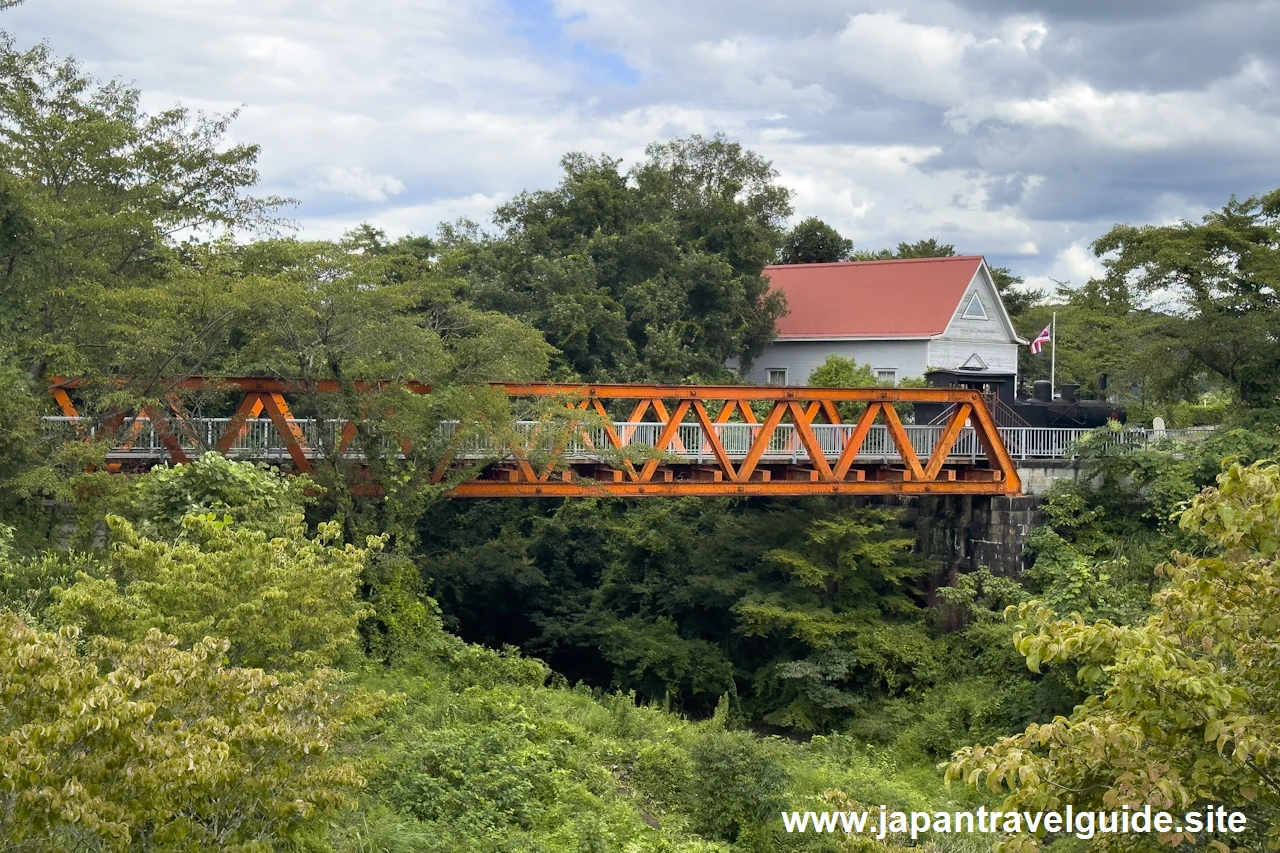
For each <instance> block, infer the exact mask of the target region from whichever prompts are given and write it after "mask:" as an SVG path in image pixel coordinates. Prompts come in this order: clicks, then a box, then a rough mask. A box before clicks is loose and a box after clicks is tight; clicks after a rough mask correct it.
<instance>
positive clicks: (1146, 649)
mask: <svg viewBox="0 0 1280 853" xmlns="http://www.w3.org/2000/svg"><path fill="white" fill-rule="evenodd" d="M1180 524H1181V525H1182V527H1183V528H1184V529H1186V530H1188V531H1190V532H1193V533H1197V534H1199V535H1202V536H1205V537H1207V538H1208V539H1209V540H1210V541H1211V542H1212V543H1214V545H1215V546H1216V552H1214V553H1211V554H1208V555H1206V556H1201V557H1194V556H1190V555H1186V554H1175V556H1174V559H1173V561H1172V562H1171V563H1168V564H1165V565H1163V566H1162V567H1161V568H1160V572H1161V574H1163V575H1164V576H1165V577H1166V578H1167V579H1168V586H1167V587H1166V588H1164V589H1163V590H1161V591H1160V592H1158V593H1156V595H1155V596H1154V597H1153V599H1152V603H1153V606H1154V608H1155V609H1154V612H1153V613H1152V615H1151V616H1150V617H1149V618H1148V619H1147V620H1146V621H1145V622H1143V623H1140V624H1137V625H1132V626H1124V625H1117V624H1114V623H1112V622H1109V621H1106V620H1102V621H1098V622H1094V623H1086V622H1085V621H1084V620H1083V619H1082V618H1080V617H1079V616H1078V615H1077V616H1076V617H1075V618H1062V617H1061V616H1059V615H1058V614H1057V613H1055V612H1053V611H1052V610H1050V609H1048V608H1047V607H1045V606H1044V605H1043V604H1042V603H1041V602H1038V601H1031V602H1027V603H1025V604H1022V605H1019V606H1018V608H1017V614H1018V627H1019V632H1018V633H1017V634H1016V635H1015V642H1016V645H1017V648H1018V651H1019V652H1021V653H1022V654H1023V655H1024V656H1025V657H1026V661H1027V666H1028V668H1030V669H1031V670H1033V671H1036V670H1039V669H1040V667H1042V666H1044V665H1050V664H1053V665H1060V666H1066V667H1076V668H1077V670H1076V671H1077V677H1078V679H1079V680H1080V682H1081V683H1082V684H1084V685H1086V686H1087V687H1088V688H1089V689H1090V690H1091V692H1092V695H1090V696H1089V698H1088V699H1086V701H1085V702H1083V703H1082V704H1080V705H1078V706H1077V707H1076V709H1075V711H1074V712H1072V714H1071V715H1070V716H1067V717H1057V718H1055V719H1054V720H1053V721H1052V722H1050V723H1047V724H1044V725H1032V726H1029V727H1028V728H1027V729H1026V731H1025V732H1023V733H1021V734H1018V735H1014V736H1012V737H1008V738H1005V739H1004V740H1001V741H999V742H997V743H996V744H994V745H992V746H977V747H972V748H968V749H964V750H961V751H960V752H958V753H957V754H956V756H955V757H954V759H953V761H952V762H951V764H950V765H949V767H948V769H947V778H948V779H963V780H965V781H966V782H967V783H969V784H972V785H978V784H984V783H985V784H986V786H987V787H988V788H990V789H991V790H992V791H1001V790H1005V791H1007V796H1006V799H1005V801H1004V806H1003V807H1004V808H1005V809H1008V810H1023V809H1026V810H1039V809H1058V810H1061V809H1062V808H1063V807H1064V806H1065V805H1066V804H1067V803H1068V802H1070V803H1072V804H1073V805H1074V806H1075V807H1076V808H1077V809H1086V808H1090V809H1100V810H1107V811H1111V810H1119V809H1120V808H1121V807H1122V806H1130V807H1133V808H1142V807H1143V806H1146V805H1150V806H1151V807H1152V809H1157V810H1170V811H1181V810H1194V809H1202V808H1203V807H1204V806H1205V805H1206V804H1218V803H1226V804H1228V805H1230V806H1232V807H1233V808H1239V807H1243V808H1244V809H1245V810H1246V811H1247V812H1248V813H1249V816H1250V818H1251V820H1250V823H1251V824H1252V825H1253V826H1254V827H1255V833H1254V834H1252V835H1251V836H1250V838H1249V839H1231V838H1230V837H1227V838H1225V839H1221V840H1223V841H1226V842H1227V843H1245V844H1246V845H1248V844H1249V843H1250V839H1251V840H1252V842H1253V845H1254V846H1252V849H1258V848H1257V846H1256V845H1261V844H1262V843H1263V840H1262V838H1261V837H1260V835H1261V833H1259V832H1257V829H1258V828H1259V824H1262V825H1266V826H1269V829H1268V830H1267V837H1268V839H1269V846H1270V847H1271V849H1276V848H1277V847H1280V821H1277V812H1278V809H1280V785H1277V782H1276V779H1275V775H1274V771H1273V769H1272V768H1273V767H1274V765H1275V762H1276V761H1277V758H1280V742H1278V740H1277V736H1276V732H1277V731H1280V705H1278V704H1277V697H1278V696H1280V683H1278V682H1277V673H1278V672H1280V665H1278V655H1280V643H1277V642H1276V640H1275V636H1276V631H1275V629H1276V626H1277V619H1278V618H1280V617H1277V615H1276V614H1277V613H1278V612H1280V582H1278V580H1277V576H1276V572H1275V565H1276V558H1277V556H1280V467H1278V466H1276V465H1275V464H1269V463H1258V464H1254V465H1251V466H1242V465H1240V464H1234V465H1232V466H1231V467H1230V468H1228V469H1227V470H1226V471H1225V472H1224V473H1223V474H1222V475H1221V476H1220V477H1219V479H1218V484H1217V486H1216V487H1215V488H1211V489H1206V490H1205V491H1204V492H1202V493H1201V494H1200V495H1199V496H1197V497H1196V498H1195V499H1194V500H1193V501H1192V502H1191V503H1190V505H1189V507H1188V508H1187V509H1186V511H1185V512H1183V514H1182V516H1181V520H1180ZM1215 836H1216V834H1215V833H1209V834H1207V835H1201V834H1198V833H1197V834H1196V835H1195V836H1194V838H1193V837H1192V836H1191V835H1190V834H1188V833H1186V832H1183V833H1178V832H1173V831H1170V832H1166V833H1162V834H1159V835H1157V836H1154V837H1153V838H1152V840H1151V841H1150V843H1148V844H1147V846H1146V847H1143V848H1142V849H1148V848H1150V847H1155V846H1157V845H1162V846H1171V845H1176V844H1178V843H1180V842H1184V841H1191V840H1194V841H1197V842H1198V843H1201V844H1203V843H1204V842H1207V841H1213V840H1214V839H1215ZM1125 844H1126V841H1125V840H1124V838H1123V837H1120V836H1110V837H1108V836H1103V837H1101V838H1100V839H1098V840H1095V848H1096V849H1106V850H1111V849H1131V848H1130V847H1126V846H1125ZM1004 846H1005V849H1008V850H1023V851H1031V850H1035V849H1038V847H1037V841H1036V839H1034V838H1032V837H1030V836H1018V837H1015V838H1012V839H1010V840H1009V841H1008V842H1007V843H1006V844H1005V845H1004ZM1220 849H1226V847H1225V845H1220Z"/></svg>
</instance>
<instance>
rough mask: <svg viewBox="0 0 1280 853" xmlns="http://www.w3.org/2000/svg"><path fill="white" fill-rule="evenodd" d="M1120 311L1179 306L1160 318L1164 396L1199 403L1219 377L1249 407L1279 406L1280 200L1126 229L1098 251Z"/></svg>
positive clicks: (1233, 204)
mask: <svg viewBox="0 0 1280 853" xmlns="http://www.w3.org/2000/svg"><path fill="white" fill-rule="evenodd" d="M1093 249H1094V252H1095V253H1097V255H1098V256H1099V257H1100V258H1101V259H1102V262H1103V265H1104V266H1105V268H1106V276H1105V278H1104V280H1103V281H1101V282H1099V283H1098V285H1097V287H1098V289H1099V290H1100V291H1102V292H1104V293H1107V294H1108V295H1110V297H1111V299H1112V301H1114V302H1117V303H1120V304H1123V303H1125V302H1130V303H1137V302H1138V299H1139V297H1141V296H1154V295H1157V294H1158V295H1161V297H1162V298H1165V299H1167V298H1168V297H1169V296H1172V297H1173V298H1176V299H1178V300H1180V301H1181V302H1182V303H1183V304H1184V305H1185V306H1186V309H1185V310H1169V311H1167V312H1161V316H1160V320H1161V323H1160V326H1159V331H1160V335H1159V337H1158V338H1157V340H1156V341H1155V342H1154V346H1153V350H1154V351H1153V352H1152V355H1151V358H1150V359H1149V361H1150V363H1151V364H1152V365H1153V366H1157V367H1159V368H1161V370H1160V372H1159V373H1158V374H1156V375H1155V378H1156V380H1157V382H1158V383H1159V384H1160V385H1162V386H1164V388H1165V389H1177V390H1179V391H1181V392H1182V393H1183V394H1184V395H1188V394H1190V395H1192V396H1194V395H1195V394H1196V393H1197V392H1198V391H1199V387H1198V382H1199V381H1200V380H1201V379H1202V378H1203V377H1205V376H1208V377H1211V378H1213V379H1215V380H1217V381H1219V382H1221V383H1223V384H1224V385H1225V386H1226V387H1227V388H1229V389H1230V390H1231V391H1232V392H1233V393H1234V394H1235V395H1236V396H1237V398H1238V399H1239V400H1240V401H1241V402H1242V403H1244V404H1245V405H1246V406H1251V407H1255V408H1266V407H1268V406H1275V405H1276V404H1277V403H1280V377H1278V374H1277V371H1276V369H1275V368H1276V365H1277V364H1280V340H1277V338H1276V336H1275V334H1274V330H1275V329H1276V327H1277V326H1278V325H1280V190H1274V191H1272V192H1270V193H1268V194H1266V195H1262V196H1253V197H1250V198H1247V199H1244V200H1243V201H1238V200H1237V199H1235V198H1234V197H1233V198H1232V199H1231V201H1230V202H1228V203H1227V204H1226V205H1225V206H1224V207H1223V208H1222V210H1221V211H1214V212H1211V213H1208V214H1206V215H1205V217H1204V219H1203V220H1202V221H1201V222H1199V223H1192V222H1180V223H1178V224H1177V225H1159V226H1157V225H1144V226H1133V225H1117V226H1116V227H1114V228H1112V229H1111V230H1110V231H1108V232H1107V233H1106V234H1104V235H1103V236H1102V237H1100V238H1099V239H1098V240H1097V241H1096V242H1095V243H1094V245H1093Z"/></svg>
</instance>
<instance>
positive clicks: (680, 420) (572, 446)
mask: <svg viewBox="0 0 1280 853" xmlns="http://www.w3.org/2000/svg"><path fill="white" fill-rule="evenodd" d="M121 381H122V380H121ZM382 387H383V386H382V384H379V383H372V384H362V383H356V384H355V386H354V387H353V388H352V389H348V391H349V392H354V393H356V394H359V395H367V396H366V397H365V399H367V400H369V404H370V405H372V406H377V405H381V404H380V403H379V402H378V394H379V391H380V389H382ZM400 387H401V389H402V390H408V391H409V392H410V393H414V394H429V393H431V389H430V388H429V387H427V386H421V385H415V384H413V383H405V384H402V385H401V386H400ZM490 387H491V388H492V389H493V390H494V391H497V392H499V393H502V394H505V395H506V396H507V397H509V398H510V399H511V400H512V401H513V407H512V408H513V409H514V410H516V411H536V412H539V414H538V417H539V418H540V420H538V421H532V420H522V421H517V422H515V423H511V425H510V426H509V427H507V426H503V425H497V426H493V425H490V426H484V425H485V424H486V423H488V422H487V421H486V419H485V418H484V417H482V416H479V413H477V414H478V417H477V419H475V421H474V422H472V421H468V422H467V426H466V427H465V432H464V431H463V430H464V427H462V426H461V425H460V424H455V423H445V424H442V426H443V427H444V429H441V430H434V431H432V432H434V433H435V435H434V436H432V437H430V438H429V439H428V438H427V437H425V436H423V437H421V438H420V437H416V436H397V437H396V441H398V442H402V443H403V444H402V445H395V444H390V443H388V444H385V445H383V449H384V450H385V451H386V452H387V453H388V454H390V453H399V452H400V450H401V447H403V448H404V452H405V453H409V452H410V450H411V448H412V447H413V445H414V444H416V443H417V442H418V441H427V440H430V441H431V442H432V443H433V445H434V452H432V453H428V454H426V456H428V457H429V458H430V459H431V460H432V461H431V463H430V464H431V465H432V466H433V469H432V471H431V474H430V476H431V479H432V482H435V483H439V484H442V485H444V484H451V485H450V489H449V494H451V495H453V496H458V497H478V496H492V497H502V496H512V497H515V496H527V495H563V496H573V495H577V496H590V495H599V494H614V495H661V494H669V495H680V494H685V495H744V494H761V495H764V494H769V495H775V494H776V495H805V494H895V493H896V494H925V493H933V494H989V495H995V494H1016V493H1018V492H1020V491H1021V481H1020V477H1019V475H1018V468H1017V460H1027V459H1061V458H1064V457H1066V456H1067V455H1068V454H1069V453H1070V452H1071V446H1072V444H1073V443H1075V442H1076V441H1078V440H1079V439H1081V438H1082V437H1083V436H1084V435H1085V434H1086V433H1088V432H1089V431H1088V430H1076V429H1034V428H1027V427H1022V428H1008V427H1006V428H1001V429H998V428H997V424H996V422H995V421H994V419H993V418H992V416H991V413H990V411H989V410H988V409H987V406H986V403H985V402H984V400H983V398H982V395H981V394H979V393H978V392H976V391H972V390H968V389H955V388H811V387H806V386H797V387H776V386H767V387H747V386H657V385H555V384H532V385H516V384H504V383H494V384H492V385H491V386H490ZM202 389H216V390H217V391H218V393H219V394H225V393H226V392H230V393H235V392H237V391H238V392H239V394H240V395H241V399H240V402H239V404H238V406H237V407H236V409H235V414H234V415H233V416H232V417H230V418H198V417H193V416H192V413H190V412H188V411H187V410H186V409H185V407H184V405H183V402H182V400H181V399H179V396H178V393H179V392H183V393H185V392H198V391H200V390H202ZM339 390H340V389H339V388H338V386H337V385H336V384H335V383H332V382H324V381H320V382H312V383H308V384H302V383H298V382H293V381H289V380H278V379H268V378H263V377H239V378H234V377H233V378H222V379H216V380H214V379H205V378H201V377H188V378H185V379H180V380H175V381H173V382H172V383H171V391H170V392H169V393H167V394H166V395H165V396H164V397H162V401H163V402H154V398H152V399H153V402H151V403H144V404H142V406H141V409H140V410H136V411H135V412H134V413H133V414H136V415H137V417H128V415H129V414H130V413H128V412H121V411H117V412H115V413H114V414H111V413H108V414H107V415H106V416H104V417H103V418H102V420H101V423H102V424H103V426H102V427H98V426H96V425H95V424H96V423H98V421H92V422H91V421H85V420H81V419H80V417H79V415H80V412H79V411H78V410H77V409H76V404H75V401H74V400H73V399H72V395H73V394H80V393H82V386H81V384H80V383H79V382H77V381H75V380H71V381H65V382H64V381H56V382H55V383H54V384H53V385H52V386H51V390H50V393H51V394H52V395H53V396H54V398H55V399H56V400H57V401H58V405H59V407H60V408H61V410H62V412H63V415H64V417H61V418H50V419H49V424H48V425H49V428H50V429H52V430H65V431H66V433H67V434H68V435H69V436H70V435H79V436H82V437H101V438H107V439H110V440H111V441H112V443H113V445H114V446H113V447H112V448H111V450H110V451H109V453H108V455H107V460H108V466H109V467H110V468H112V469H113V470H125V469H132V470H138V469H145V468H147V467H150V466H151V465H154V464H158V463H161V462H165V461H169V462H174V463H182V462H184V461H187V460H188V459H190V458H192V457H195V456H199V455H200V454H202V453H206V452H211V451H212V452H218V453H223V454H226V455H228V456H231V457H233V458H238V459H249V460H261V461H266V462H285V461H286V460H287V461H288V462H289V463H291V466H292V468H293V469H294V470H296V471H299V472H309V471H312V470H314V468H315V462H316V460H317V459H319V458H321V457H323V458H326V459H336V458H340V457H341V458H345V459H351V460H355V461H357V462H358V461H360V460H362V459H363V457H362V456H361V455H360V450H361V448H362V447H363V446H365V445H364V439H362V440H359V441H357V440H356V438H357V436H358V435H360V434H361V433H362V431H363V430H365V429H367V428H368V427H367V426H359V425H357V424H356V423H355V422H352V421H315V420H310V419H305V418H295V417H294V415H293V414H292V412H291V411H290V404H289V400H288V399H287V397H288V396H293V395H298V394H301V393H306V394H331V393H335V392H337V391H339ZM515 401H522V402H518V403H516V402H515ZM917 403H929V404H939V403H941V404H946V405H948V406H949V407H950V408H948V410H947V411H948V416H947V418H946V421H945V423H939V424H926V425H915V424H907V423H903V422H902V419H901V418H900V417H899V415H898V413H897V407H898V406H900V405H909V404H917ZM166 408H167V409H168V411H166ZM627 411H630V415H629V416H627V417H625V418H622V417H619V415H620V414H621V413H622V412H627ZM842 412H843V413H844V414H842ZM464 417H465V416H464ZM365 423H366V424H367V423H368V422H365ZM508 423H510V422H508ZM367 437H368V435H367V433H365V438H367ZM1121 440H1131V439H1130V438H1122V439H1121ZM451 472H452V473H451ZM353 473H355V472H353ZM460 480H461V482H459V481H460Z"/></svg>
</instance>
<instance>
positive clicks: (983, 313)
mask: <svg viewBox="0 0 1280 853" xmlns="http://www.w3.org/2000/svg"><path fill="white" fill-rule="evenodd" d="M960 316H962V317H964V318H965V319H966V320H985V319H987V310H986V309H985V308H983V307H982V300H981V299H979V298H978V294H977V292H976V291H975V292H974V294H973V296H972V297H971V298H970V299H969V305H968V307H967V308H965V309H964V313H963V314H961V315H960Z"/></svg>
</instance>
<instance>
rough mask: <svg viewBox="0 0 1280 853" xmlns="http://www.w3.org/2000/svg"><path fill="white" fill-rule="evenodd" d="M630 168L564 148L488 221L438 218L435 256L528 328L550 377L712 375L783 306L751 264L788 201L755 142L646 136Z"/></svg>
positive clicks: (765, 250)
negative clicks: (452, 225)
mask: <svg viewBox="0 0 1280 853" xmlns="http://www.w3.org/2000/svg"><path fill="white" fill-rule="evenodd" d="M646 157H647V159H646V160H644V161H643V162H641V163H639V164H637V165H636V166H635V167H633V168H632V169H631V170H630V171H629V172H626V173H624V172H623V171H622V163H621V161H619V160H615V159H612V158H610V157H608V156H602V157H599V158H594V157H589V156H587V155H585V154H570V155H568V156H566V157H565V158H564V159H563V160H562V161H561V165H562V167H563V169H564V178H563V179H562V180H561V183H560V185H559V186H558V187H557V188H556V189H554V190H541V191H536V192H525V193H522V194H521V195H519V196H517V197H516V198H515V199H514V200H513V201H511V202H510V203H508V204H506V205H503V206H502V207H500V208H499V209H498V211H497V213H496V214H495V216H494V221H495V222H496V223H497V225H498V227H499V229H500V231H499V233H498V234H497V235H492V236H490V235H484V234H482V233H480V232H479V231H477V230H468V229H448V230H447V231H446V233H445V235H444V238H443V239H442V241H441V255H440V263H441V265H442V267H443V268H444V269H446V270H448V271H450V272H451V273H453V274H456V275H459V276H463V277H465V278H466V279H467V281H468V282H469V289H468V291H467V293H468V295H469V297H470V299H471V300H472V301H473V302H474V303H475V304H476V305H477V306H478V307H480V308H482V309H487V310H493V311H499V312H502V313H504V314H508V315H511V316H514V317H519V318H521V319H523V320H524V321H526V322H528V323H530V324H532V325H533V326H535V327H536V328H538V329H540V330H541V331H542V332H543V334H544V335H545V336H546V338H547V341H548V342H549V343H550V344H551V345H552V346H553V347H555V349H556V350H557V355H556V356H555V357H554V360H553V370H554V372H555V374H556V375H558V376H559V377H561V378H582V379H588V380H612V381H625V380H644V381H655V382H683V381H695V380H702V381H723V380H725V379H727V378H728V377H729V376H730V374H729V371H728V369H727V368H726V367H725V362H726V361H727V360H729V359H737V360H739V361H740V362H741V363H743V364H748V363H750V362H751V360H752V359H753V358H755V356H756V355H758V354H759V353H760V352H761V351H762V350H763V349H764V347H765V346H767V345H768V344H769V343H770V342H772V340H773V335H774V323H775V322H776V320H777V318H778V317H779V316H781V315H782V312H783V311H784V310H785V306H784V304H783V300H782V298H781V297H780V296H779V295H778V294H771V293H769V292H768V284H767V282H766V280H765V279H764V278H763V277H762V276H761V271H762V270H763V269H764V267H765V265H767V264H768V263H770V262H771V261H772V260H773V259H774V257H775V252H776V250H777V245H778V242H779V240H780V238H781V233H782V232H781V226H782V222H783V220H784V219H785V217H786V216H788V215H789V214H790V213H791V207H790V191H789V190H787V189H785V188H784V187H782V186H779V185H778V184H777V181H776V179H777V172H776V171H775V170H774V169H773V167H772V166H771V165H770V164H769V163H768V161H766V160H764V159H763V158H761V157H760V156H759V155H757V154H754V153H753V152H750V151H748V150H746V149H744V148H742V146H740V145H739V144H737V143H735V142H730V141H729V140H727V139H725V138H724V137H722V136H716V137H713V138H710V139H707V138H703V137H700V136H693V137H690V138H688V139H683V140H675V141H673V142H669V143H662V144H657V143H655V144H654V145H651V146H650V147H649V148H648V149H647V151H646Z"/></svg>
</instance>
